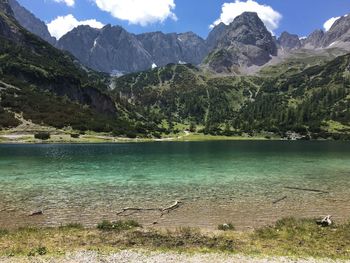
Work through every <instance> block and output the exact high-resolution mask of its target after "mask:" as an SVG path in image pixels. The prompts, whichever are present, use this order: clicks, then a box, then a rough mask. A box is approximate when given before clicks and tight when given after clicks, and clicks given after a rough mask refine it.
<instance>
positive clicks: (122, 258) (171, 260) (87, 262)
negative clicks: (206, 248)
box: [0, 250, 350, 263]
mask: <svg viewBox="0 0 350 263" xmlns="http://www.w3.org/2000/svg"><path fill="white" fill-rule="evenodd" d="M0 262H2V263H34V262H35V263H39V262H42V263H45V262H50V263H96V262H97V263H102V262H103V263H178V262H181V263H213V262H215V263H345V262H350V260H343V261H342V260H331V259H312V258H309V259H292V258H285V257H268V258H263V257H250V256H243V255H227V254H199V253H197V254H185V253H181V254H178V253H172V252H147V251H144V252H140V251H128V250H125V251H121V252H119V253H116V254H111V255H99V254H98V253H96V252H79V253H75V254H71V255H67V256H65V257H63V258H50V257H45V256H44V257H31V258H0Z"/></svg>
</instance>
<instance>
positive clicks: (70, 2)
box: [54, 0, 75, 6]
mask: <svg viewBox="0 0 350 263" xmlns="http://www.w3.org/2000/svg"><path fill="white" fill-rule="evenodd" d="M54 1H55V2H57V3H65V4H66V5H67V6H74V4H75V0H54Z"/></svg>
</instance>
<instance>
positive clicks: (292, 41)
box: [277, 31, 301, 51]
mask: <svg viewBox="0 0 350 263" xmlns="http://www.w3.org/2000/svg"><path fill="white" fill-rule="evenodd" d="M277 42H278V45H279V46H280V48H282V49H283V50H286V51H290V50H295V49H299V48H300V47H301V42H300V39H299V36H298V35H294V34H290V33H288V32H286V31H285V32H283V33H282V34H281V36H280V37H279V38H278V40H277Z"/></svg>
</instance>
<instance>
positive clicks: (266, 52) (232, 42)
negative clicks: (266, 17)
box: [206, 12, 277, 72]
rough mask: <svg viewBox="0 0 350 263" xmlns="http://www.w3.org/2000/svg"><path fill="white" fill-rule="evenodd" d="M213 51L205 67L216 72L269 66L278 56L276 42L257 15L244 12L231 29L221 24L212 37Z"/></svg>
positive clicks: (230, 26) (210, 43) (229, 26)
mask: <svg viewBox="0 0 350 263" xmlns="http://www.w3.org/2000/svg"><path fill="white" fill-rule="evenodd" d="M207 44H208V46H210V47H213V50H212V52H211V54H210V55H209V56H208V58H207V59H206V64H209V67H210V68H211V69H213V70H214V71H216V72H232V69H233V68H241V67H250V66H253V65H257V66H260V65H263V64H265V63H267V62H268V61H269V60H270V59H271V56H275V55H277V45H276V41H275V39H274V38H273V36H272V35H271V33H270V32H269V31H268V30H267V28H266V26H265V25H264V23H263V22H262V20H261V19H260V18H259V16H258V15H257V13H254V12H244V13H242V14H241V15H240V16H238V17H236V18H235V19H234V20H233V21H232V22H231V23H230V24H229V25H225V24H219V25H218V26H216V27H215V28H214V29H213V31H212V32H211V33H210V34H209V37H208V39H207Z"/></svg>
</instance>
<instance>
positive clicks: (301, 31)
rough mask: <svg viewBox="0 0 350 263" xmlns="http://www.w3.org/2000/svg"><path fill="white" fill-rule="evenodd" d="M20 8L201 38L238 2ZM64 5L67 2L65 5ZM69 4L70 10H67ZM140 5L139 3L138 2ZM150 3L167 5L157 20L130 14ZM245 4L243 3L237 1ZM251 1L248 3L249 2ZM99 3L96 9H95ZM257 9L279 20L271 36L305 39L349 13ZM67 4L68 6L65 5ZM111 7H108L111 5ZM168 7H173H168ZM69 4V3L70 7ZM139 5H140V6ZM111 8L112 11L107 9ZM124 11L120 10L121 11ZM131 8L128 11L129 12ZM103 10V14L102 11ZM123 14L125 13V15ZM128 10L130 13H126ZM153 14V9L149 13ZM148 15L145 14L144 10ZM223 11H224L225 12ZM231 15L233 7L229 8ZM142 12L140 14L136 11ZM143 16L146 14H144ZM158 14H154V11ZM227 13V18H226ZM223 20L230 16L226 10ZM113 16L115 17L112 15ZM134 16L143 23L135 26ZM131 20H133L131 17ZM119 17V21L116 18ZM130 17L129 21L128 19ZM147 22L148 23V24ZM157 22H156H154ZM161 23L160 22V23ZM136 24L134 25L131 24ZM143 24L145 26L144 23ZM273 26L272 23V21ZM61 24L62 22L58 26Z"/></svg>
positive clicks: (106, 2) (42, 2)
mask: <svg viewBox="0 0 350 263" xmlns="http://www.w3.org/2000/svg"><path fill="white" fill-rule="evenodd" d="M18 1H19V3H20V4H22V5H23V6H24V7H26V8H27V9H29V10H30V11H31V12H32V13H34V14H35V15H36V16H37V17H39V18H40V19H41V20H43V21H45V22H47V23H49V22H51V21H52V20H54V19H55V18H57V17H58V16H66V15H69V14H71V15H73V16H74V18H75V19H76V20H78V21H82V20H88V19H95V20H97V21H98V22H101V23H102V24H112V25H121V26H123V27H124V28H125V29H127V30H128V31H130V32H133V33H141V32H150V31H163V32H186V31H193V32H195V33H197V34H199V35H200V36H202V37H204V38H205V37H206V36H207V35H208V33H209V31H210V29H209V25H211V24H212V23H213V22H214V21H216V20H217V19H219V17H220V15H221V14H222V12H223V10H222V5H223V4H224V3H233V2H235V1H238V0H18ZM66 1H67V2H66ZM70 1H73V2H74V5H73V6H68V5H69V2H70ZM118 1H120V2H121V4H120V5H119V6H122V5H123V3H124V5H128V6H127V7H125V9H124V12H121V14H119V13H120V12H119V13H118V10H116V9H117V8H118V6H117V7H116V6H113V2H115V3H116V5H118V4H117V2H118ZM132 1H135V2H139V3H142V4H143V3H147V4H145V5H143V7H140V5H136V6H134V7H130V5H132V4H130V3H132ZM142 1H143V2H142ZM151 1H155V4H156V5H157V3H156V2H162V3H163V2H167V3H170V4H169V5H168V6H167V7H168V8H169V10H165V9H164V8H162V7H161V6H160V5H159V4H158V5H157V7H158V6H159V10H160V11H159V12H160V14H159V17H158V14H155V17H153V18H149V16H146V15H145V16H142V14H140V13H138V14H131V13H132V12H133V10H135V12H136V11H139V9H140V8H141V9H142V8H144V9H147V6H148V5H149V3H150V2H151ZM241 1H242V2H245V0H241ZM249 1H252V0H249ZM98 2H99V7H98ZM256 2H257V4H259V5H261V6H262V5H267V6H270V7H271V9H273V11H275V12H278V13H279V14H280V15H281V17H282V18H280V19H277V20H278V26H276V27H275V28H273V32H274V33H275V34H276V35H279V34H280V33H281V32H282V31H285V30H286V31H288V32H290V33H296V34H298V35H299V36H306V35H308V34H309V33H311V32H312V31H313V30H314V29H319V28H322V27H323V24H324V22H325V21H326V20H328V19H330V18H331V17H337V16H341V15H344V14H347V13H350V0H256ZM67 3H68V5H67ZM111 3H112V4H111ZM171 3H173V4H174V5H175V7H174V6H172V5H171ZM70 4H72V3H70ZM142 4H141V5H142ZM111 5H112V7H111ZM123 8H124V7H123ZM130 8H131V9H130ZM101 9H104V10H106V11H103V10H101ZM125 10H126V11H125ZM127 10H132V11H127ZM152 10H154V8H153V9H152ZM148 11H149V10H148ZM226 11H227V10H226ZM231 11H232V12H235V6H234V5H233V6H232V8H231ZM140 12H142V10H141V11H140ZM145 12H147V10H145ZM157 12H158V11H157ZM227 12H228V14H227ZM227 12H226V16H227V15H228V16H230V14H229V12H230V10H228V11H227ZM116 13H117V14H116ZM137 15H139V16H140V15H141V16H142V17H143V18H142V19H143V20H141V22H138V21H139V20H137V19H138V18H137ZM133 16H136V18H135V17H133ZM118 17H122V19H120V18H118ZM129 17H130V18H129ZM147 19H149V20H150V21H148V20H147ZM157 19H158V20H157ZM161 20H164V21H163V22H161ZM135 21H136V22H135ZM145 21H146V22H145ZM275 22H276V21H275ZM60 23H63V22H60ZM55 26H56V27H61V28H63V25H61V24H59V23H56V24H55Z"/></svg>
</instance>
